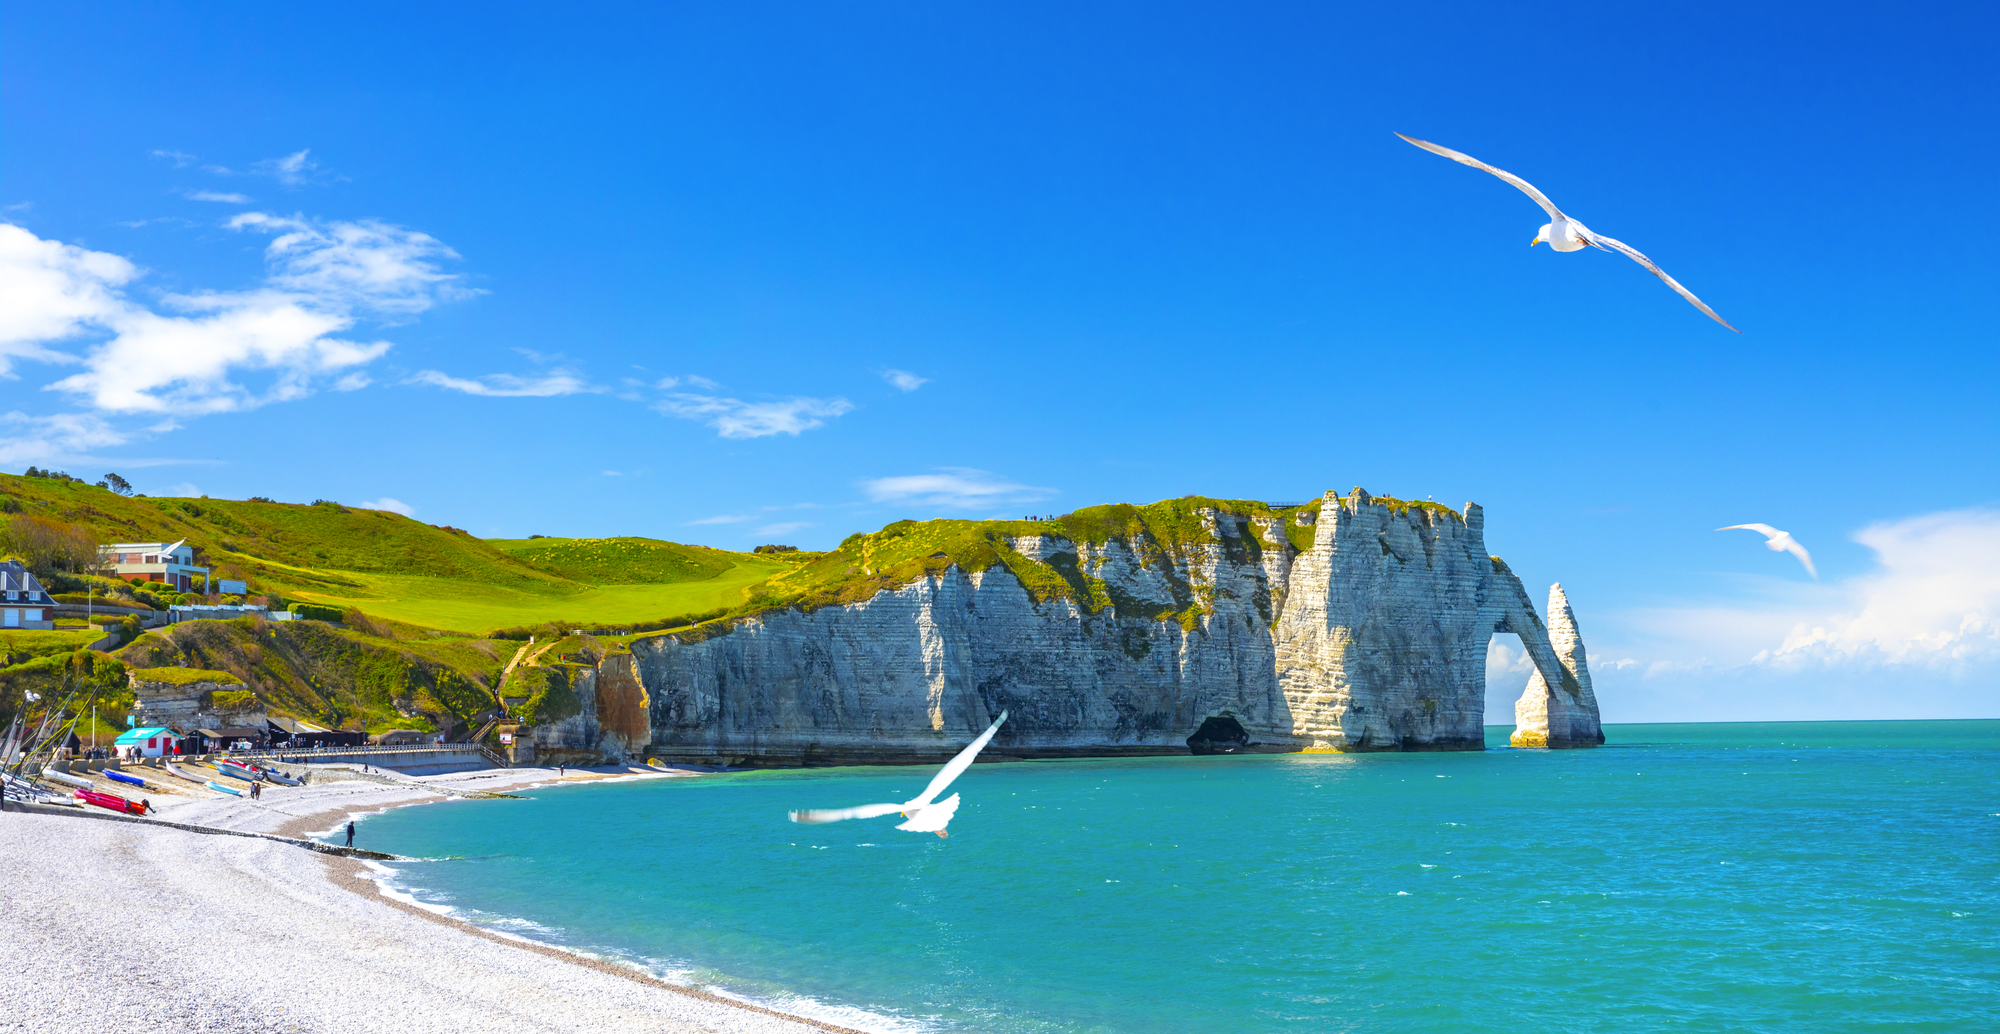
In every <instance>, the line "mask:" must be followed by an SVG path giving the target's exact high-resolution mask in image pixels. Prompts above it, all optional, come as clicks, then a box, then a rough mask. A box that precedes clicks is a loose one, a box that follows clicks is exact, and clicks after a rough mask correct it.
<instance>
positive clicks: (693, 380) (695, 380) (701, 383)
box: [686, 373, 722, 391]
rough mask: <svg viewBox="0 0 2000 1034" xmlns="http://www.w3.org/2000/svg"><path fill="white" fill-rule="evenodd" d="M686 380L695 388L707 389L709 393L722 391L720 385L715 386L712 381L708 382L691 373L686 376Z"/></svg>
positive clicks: (704, 378)
mask: <svg viewBox="0 0 2000 1034" xmlns="http://www.w3.org/2000/svg"><path fill="white" fill-rule="evenodd" d="M686 380H687V382H688V383H689V384H692V385H694V386H695V387H697V388H707V389H708V390H709V391H720V390H721V389H722V385H720V384H717V383H715V382H714V381H712V380H709V379H708V378H706V377H703V376H701V375H699V374H693V373H691V374H688V375H687V377H686Z"/></svg>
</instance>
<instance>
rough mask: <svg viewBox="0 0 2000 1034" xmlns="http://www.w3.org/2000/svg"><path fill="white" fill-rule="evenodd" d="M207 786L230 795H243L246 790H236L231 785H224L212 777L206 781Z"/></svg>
mask: <svg viewBox="0 0 2000 1034" xmlns="http://www.w3.org/2000/svg"><path fill="white" fill-rule="evenodd" d="M208 788H209V789H211V790H214V791H215V792H217V793H226V794H228V795H229V796H231V797H241V796H243V795H244V793H246V792H247V791H244V790H238V789H237V788H235V787H233V786H224V785H222V784H221V783H218V782H216V781H215V780H213V779H211V780H209V781H208Z"/></svg>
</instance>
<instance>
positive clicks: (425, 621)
mask: <svg viewBox="0 0 2000 1034" xmlns="http://www.w3.org/2000/svg"><path fill="white" fill-rule="evenodd" d="M729 556H730V558H731V560H732V561H733V564H734V566H732V567H730V568H728V569H727V570H724V571H723V572H722V573H721V574H719V575H716V576H714V577H712V578H708V579H704V580H702V581H695V582H672V583H668V584H665V585H643V584H641V585H585V584H579V583H576V582H562V583H556V584H551V585H549V586H547V587H546V588H544V587H543V586H539V585H533V584H532V583H530V584H528V585H518V584H516V585H494V584H483V583H478V582H470V581H461V580H459V579H455V578H428V577H424V576H421V575H397V574H386V573H382V572H373V571H370V572H358V571H341V572H335V573H337V574H339V575H340V576H341V577H342V578H343V579H345V580H350V581H353V582H356V583H359V584H358V585H357V586H355V587H354V588H352V589H347V588H341V589H338V590H321V591H311V592H307V591H295V592H294V593H293V595H295V596H297V597H298V598H299V599H302V600H306V601H308V602H312V603H324V604H328V605H330V606H337V607H355V608H359V609H360V610H362V611H364V612H366V613H368V614H373V615H378V616H381V617H385V618H389V619H391V620H394V621H406V622H409V623H410V624H413V625H424V626H427V627H430V628H447V629H457V630H460V631H467V632H483V631H487V630H489V629H495V628H513V627H517V626H522V625H535V624H541V623H543V622H549V621H564V622H570V623H573V624H576V625H580V626H587V627H601V626H604V625H613V624H621V623H631V622H639V621H657V620H661V619H664V618H670V617H676V616H679V615H682V614H698V613H702V612H706V611H715V610H723V609H728V608H732V607H735V606H737V605H739V604H741V603H743V602H744V600H745V598H746V595H745V593H744V590H745V589H746V588H748V587H749V586H752V585H755V584H757V583H759V582H762V581H764V580H766V579H768V578H770V577H771V576H772V575H774V574H777V573H779V572H782V571H787V570H790V569H791V567H792V565H790V564H787V563H784V562H783V561H777V560H765V559H763V558H761V557H757V556H754V555H751V554H741V553H738V554H729Z"/></svg>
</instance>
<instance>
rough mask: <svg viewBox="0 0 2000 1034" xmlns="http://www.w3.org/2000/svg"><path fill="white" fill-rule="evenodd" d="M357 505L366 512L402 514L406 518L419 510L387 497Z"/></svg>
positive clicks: (399, 500)
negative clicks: (385, 511)
mask: <svg viewBox="0 0 2000 1034" xmlns="http://www.w3.org/2000/svg"><path fill="white" fill-rule="evenodd" d="M355 505H357V506H359V507H361V508H362V509H364V510H387V511H389V512H390V513H400V514H402V515H403V516H405V517H408V516H410V515H411V514H414V513H416V512H417V508H416V507H414V506H411V505H410V504H409V503H406V502H404V501H402V500H401V499H391V498H389V497H388V496H386V495H385V496H383V497H382V498H380V499H373V500H370V501H368V502H365V503H356V504H355Z"/></svg>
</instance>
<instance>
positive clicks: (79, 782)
mask: <svg viewBox="0 0 2000 1034" xmlns="http://www.w3.org/2000/svg"><path fill="white" fill-rule="evenodd" d="M42 778H43V779H53V780H55V781H56V782H58V783H68V784H69V785H71V786H81V787H83V788H84V789H86V790H88V789H90V788H91V787H94V786H96V785H97V784H96V783H93V782H91V781H90V780H88V779H84V778H82V777H81V776H73V775H70V774H69V773H68V772H58V771H56V770H55V769H53V768H44V769H42Z"/></svg>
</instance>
